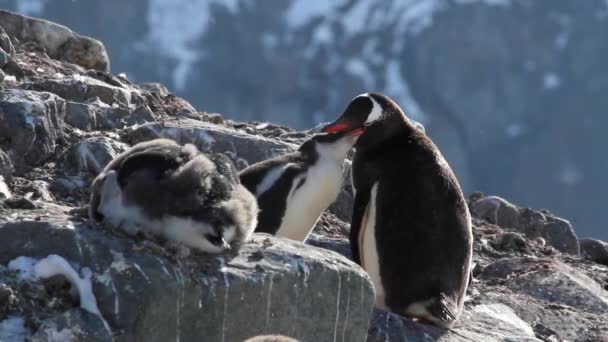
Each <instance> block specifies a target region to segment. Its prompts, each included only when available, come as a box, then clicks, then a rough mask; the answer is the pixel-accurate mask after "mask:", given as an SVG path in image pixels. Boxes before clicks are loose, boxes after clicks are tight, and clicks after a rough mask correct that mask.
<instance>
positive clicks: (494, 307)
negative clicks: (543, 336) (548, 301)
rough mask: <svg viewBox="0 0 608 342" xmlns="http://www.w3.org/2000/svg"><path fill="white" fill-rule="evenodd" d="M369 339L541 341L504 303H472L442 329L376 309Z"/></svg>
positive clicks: (402, 341)
mask: <svg viewBox="0 0 608 342" xmlns="http://www.w3.org/2000/svg"><path fill="white" fill-rule="evenodd" d="M367 341H368V342H384V341H391V342H425V341H449V342H457V341H462V342H468V341H484V342H485V341H488V342H494V341H496V342H498V341H501V342H502V341H540V340H538V339H537V338H535V334H534V330H533V329H532V327H531V326H530V325H529V324H528V323H526V322H524V321H523V320H522V319H521V318H519V317H518V316H517V315H516V314H515V312H513V310H512V309H511V308H509V307H508V306H506V305H503V304H480V305H474V306H468V307H467V308H466V310H465V311H464V313H463V315H462V317H461V318H460V320H459V321H458V322H457V323H456V325H455V326H454V328H452V329H451V330H448V331H442V330H440V329H438V328H436V327H433V326H430V325H424V324H419V323H416V322H413V321H411V320H409V319H406V318H402V317H400V316H398V315H395V314H392V313H387V312H383V311H380V310H376V311H375V313H374V318H373V319H372V322H371V327H370V329H369V333H368V336H367Z"/></svg>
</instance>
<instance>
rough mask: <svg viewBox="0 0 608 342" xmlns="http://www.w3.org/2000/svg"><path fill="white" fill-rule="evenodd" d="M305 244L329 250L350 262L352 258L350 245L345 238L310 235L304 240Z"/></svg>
mask: <svg viewBox="0 0 608 342" xmlns="http://www.w3.org/2000/svg"><path fill="white" fill-rule="evenodd" d="M306 244H308V245H311V246H315V247H320V248H325V249H329V250H330V251H334V252H336V253H338V254H342V255H343V256H344V257H346V258H348V259H350V260H352V258H353V256H352V253H351V250H350V243H349V242H348V239H345V238H330V237H326V236H323V235H320V234H316V233H311V234H310V235H309V236H308V239H307V240H306Z"/></svg>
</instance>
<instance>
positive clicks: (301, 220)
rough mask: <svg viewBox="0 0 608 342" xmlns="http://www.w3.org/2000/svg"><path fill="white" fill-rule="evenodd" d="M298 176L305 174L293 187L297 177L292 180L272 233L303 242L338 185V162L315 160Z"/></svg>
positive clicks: (333, 197) (339, 182)
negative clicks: (277, 226) (281, 217)
mask: <svg viewBox="0 0 608 342" xmlns="http://www.w3.org/2000/svg"><path fill="white" fill-rule="evenodd" d="M300 177H306V181H305V182H304V184H303V185H302V186H301V187H300V188H299V189H297V190H296V189H295V187H296V184H298V181H297V180H295V181H294V182H293V185H292V188H291V190H290V193H289V195H288V196H287V199H286V207H285V214H284V216H283V220H282V221H281V226H280V227H279V230H278V231H277V233H276V234H275V235H276V236H281V237H286V238H289V239H292V240H297V241H302V242H304V241H305V240H306V238H308V235H309V234H310V232H311V231H312V230H313V228H314V227H315V224H316V223H317V221H318V220H319V217H320V216H321V214H322V213H323V211H325V209H327V207H329V206H330V205H331V203H332V202H333V201H335V199H336V197H337V196H338V192H339V191H340V189H341V188H342V180H343V179H342V164H340V163H336V162H335V161H334V160H319V161H318V162H317V163H316V164H315V165H314V166H313V167H311V168H310V169H308V172H306V174H305V175H302V176H300Z"/></svg>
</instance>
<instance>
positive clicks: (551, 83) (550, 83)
mask: <svg viewBox="0 0 608 342" xmlns="http://www.w3.org/2000/svg"><path fill="white" fill-rule="evenodd" d="M561 84H562V80H561V79H560V78H559V76H558V75H557V74H556V73H554V72H548V73H546V74H545V76H544V78H543V86H544V88H545V90H553V89H555V88H557V87H559V86H560V85H561Z"/></svg>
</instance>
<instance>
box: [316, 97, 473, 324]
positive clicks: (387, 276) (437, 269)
mask: <svg viewBox="0 0 608 342" xmlns="http://www.w3.org/2000/svg"><path fill="white" fill-rule="evenodd" d="M354 129H363V130H364V133H363V134H362V135H361V136H360V137H359V139H358V140H357V143H356V145H355V148H356V152H355V155H354V157H353V165H352V169H351V171H352V181H353V185H354V188H355V201H354V206H353V216H352V220H351V229H350V236H349V238H350V245H351V251H352V254H353V259H354V260H355V262H357V263H358V264H360V265H361V266H363V268H364V269H365V271H366V272H367V273H368V274H369V276H370V278H371V279H372V282H373V283H374V288H375V289H376V306H377V307H378V308H381V309H388V310H390V311H392V312H395V313H397V314H400V315H402V316H407V317H412V318H414V319H418V320H421V321H425V322H430V323H432V324H435V325H437V326H440V327H443V328H450V327H452V326H453V324H454V323H455V321H456V320H457V319H458V317H459V315H460V314H461V313H462V310H463V303H464V297H465V293H466V289H467V286H468V282H469V274H470V272H469V270H470V264H471V256H472V241H473V237H472V232H471V217H470V215H469V210H468V208H467V204H466V201H465V199H464V196H463V194H462V190H461V188H460V185H459V183H458V180H457V179H456V176H455V175H454V173H453V172H452V169H451V168H450V166H449V165H448V163H447V161H446V160H445V159H444V157H443V155H442V154H441V152H440V151H439V149H438V148H437V146H435V144H434V143H433V142H432V141H431V139H430V138H429V137H428V136H427V135H426V134H425V133H424V132H423V130H422V129H421V126H420V125H417V124H416V123H415V122H413V121H412V120H411V119H409V118H408V117H407V116H406V115H405V113H404V112H403V110H402V109H401V108H400V107H399V106H398V105H397V104H396V103H395V102H394V101H392V100H391V99H390V98H388V97H387V96H385V95H383V94H379V93H368V94H362V95H359V96H357V97H356V98H354V99H353V100H352V101H351V102H350V104H349V105H348V106H347V108H346V110H345V111H344V113H343V114H342V115H341V116H340V117H339V118H338V119H336V121H334V122H333V123H331V124H329V125H328V126H326V127H325V128H324V129H323V131H325V132H342V131H352V130H354Z"/></svg>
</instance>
